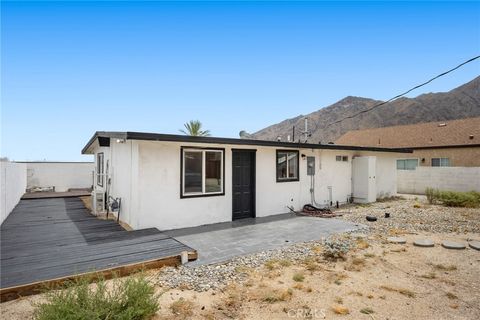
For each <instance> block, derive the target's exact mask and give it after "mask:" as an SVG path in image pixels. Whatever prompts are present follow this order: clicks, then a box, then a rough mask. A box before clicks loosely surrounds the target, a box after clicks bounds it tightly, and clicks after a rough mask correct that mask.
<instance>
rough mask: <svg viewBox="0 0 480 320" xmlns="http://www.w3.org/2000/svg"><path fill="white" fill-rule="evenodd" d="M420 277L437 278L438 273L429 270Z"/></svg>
mask: <svg viewBox="0 0 480 320" xmlns="http://www.w3.org/2000/svg"><path fill="white" fill-rule="evenodd" d="M420 277H421V278H424V279H435V278H436V277H437V275H436V274H435V272H429V273H426V274H422V275H421V276H420Z"/></svg>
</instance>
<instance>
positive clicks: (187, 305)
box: [170, 298, 193, 319]
mask: <svg viewBox="0 0 480 320" xmlns="http://www.w3.org/2000/svg"><path fill="white" fill-rule="evenodd" d="M170 311H172V313H173V314H174V315H175V316H177V317H178V318H180V319H187V318H189V317H191V316H193V302H192V301H190V300H186V299H184V298H180V299H178V300H177V301H174V302H172V304H170Z"/></svg>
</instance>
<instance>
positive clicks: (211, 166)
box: [181, 148, 225, 198]
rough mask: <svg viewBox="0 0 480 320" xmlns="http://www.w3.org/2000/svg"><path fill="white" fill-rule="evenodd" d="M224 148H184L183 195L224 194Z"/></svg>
mask: <svg viewBox="0 0 480 320" xmlns="http://www.w3.org/2000/svg"><path fill="white" fill-rule="evenodd" d="M223 162H224V150H223V149H218V150H217V149H193V148H182V177H181V179H182V188H181V197H182V198H183V197H192V196H208V195H223V194H225V193H224V190H223V189H224V179H223V171H224V166H223Z"/></svg>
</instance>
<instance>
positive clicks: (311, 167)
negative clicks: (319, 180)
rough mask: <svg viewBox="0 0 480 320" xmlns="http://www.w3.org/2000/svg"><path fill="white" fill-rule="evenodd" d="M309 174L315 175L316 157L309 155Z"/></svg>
mask: <svg viewBox="0 0 480 320" xmlns="http://www.w3.org/2000/svg"><path fill="white" fill-rule="evenodd" d="M307 175H308V176H314V175H315V157H307Z"/></svg>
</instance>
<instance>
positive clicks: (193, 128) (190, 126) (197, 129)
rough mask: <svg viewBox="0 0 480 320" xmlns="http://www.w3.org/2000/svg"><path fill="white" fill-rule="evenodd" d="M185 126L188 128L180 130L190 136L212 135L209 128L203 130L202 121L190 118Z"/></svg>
mask: <svg viewBox="0 0 480 320" xmlns="http://www.w3.org/2000/svg"><path fill="white" fill-rule="evenodd" d="M184 126H185V129H186V130H183V129H180V132H182V133H183V134H186V135H188V136H201V137H208V136H209V135H210V131H209V130H202V123H201V122H200V121H198V120H190V121H189V122H187V123H185V124H184Z"/></svg>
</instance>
